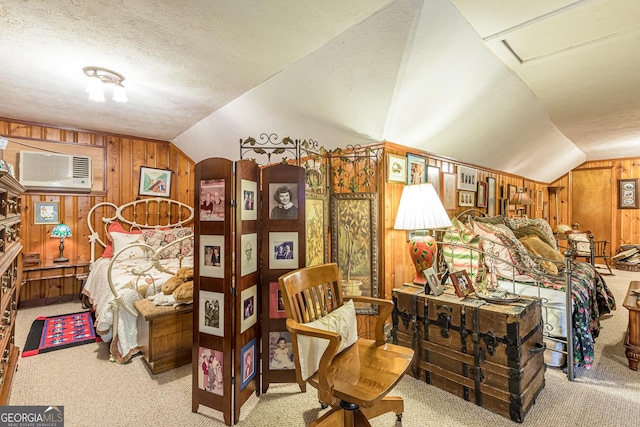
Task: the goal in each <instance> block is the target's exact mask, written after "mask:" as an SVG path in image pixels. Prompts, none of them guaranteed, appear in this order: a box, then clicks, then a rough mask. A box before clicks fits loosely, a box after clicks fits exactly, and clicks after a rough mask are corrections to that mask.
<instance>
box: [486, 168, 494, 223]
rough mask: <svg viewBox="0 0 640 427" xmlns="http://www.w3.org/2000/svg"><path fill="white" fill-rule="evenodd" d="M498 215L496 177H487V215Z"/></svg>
mask: <svg viewBox="0 0 640 427" xmlns="http://www.w3.org/2000/svg"><path fill="white" fill-rule="evenodd" d="M495 215H496V179H495V178H492V177H489V178H487V216H495Z"/></svg>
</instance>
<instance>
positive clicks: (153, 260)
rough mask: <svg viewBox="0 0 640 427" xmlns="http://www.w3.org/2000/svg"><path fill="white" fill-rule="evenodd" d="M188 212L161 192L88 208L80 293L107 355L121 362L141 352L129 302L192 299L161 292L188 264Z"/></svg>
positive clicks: (190, 239)
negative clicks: (87, 257)
mask: <svg viewBox="0 0 640 427" xmlns="http://www.w3.org/2000/svg"><path fill="white" fill-rule="evenodd" d="M193 212H194V210H193V208H192V207H190V206H189V205H186V204H184V203H182V202H179V201H176V200H172V199H164V198H151V199H141V200H136V201H133V202H130V203H126V204H124V205H121V206H117V205H115V204H113V203H109V202H105V203H100V204H97V205H96V206H94V207H93V208H92V209H91V210H90V211H89V214H88V218H87V223H88V227H89V231H90V234H89V242H90V245H91V265H90V271H89V275H88V277H87V280H86V283H85V285H84V287H83V294H84V295H85V296H86V297H87V299H88V301H89V303H90V304H91V306H92V308H93V310H94V311H95V317H96V322H95V325H96V332H97V333H98V334H99V335H100V336H101V338H102V340H103V341H105V342H109V343H110V345H109V349H110V360H112V361H116V362H119V363H126V362H128V361H129V360H130V359H131V357H133V356H134V355H136V354H138V353H140V348H139V347H138V342H137V334H138V331H137V317H138V311H137V310H136V308H135V306H134V302H136V301H137V300H140V299H142V298H147V299H149V300H151V301H153V302H154V304H155V305H163V306H168V305H173V306H178V305H180V304H188V303H190V302H192V295H191V301H189V298H187V299H185V298H180V299H178V300H176V298H174V296H173V294H172V293H169V294H166V293H165V292H163V285H165V284H169V282H168V281H169V280H170V279H171V281H172V282H171V283H174V282H175V281H176V278H177V277H178V276H181V273H183V272H186V271H189V269H192V268H193V230H192V228H191V227H190V224H191V222H192V221H193ZM98 254H99V255H98Z"/></svg>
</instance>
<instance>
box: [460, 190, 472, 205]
mask: <svg viewBox="0 0 640 427" xmlns="http://www.w3.org/2000/svg"><path fill="white" fill-rule="evenodd" d="M475 196H476V193H474V192H473V191H458V206H470V207H472V206H474V204H475Z"/></svg>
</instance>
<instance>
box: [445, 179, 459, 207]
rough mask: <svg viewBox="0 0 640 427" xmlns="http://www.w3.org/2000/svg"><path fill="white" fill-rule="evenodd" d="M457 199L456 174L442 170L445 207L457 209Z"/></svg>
mask: <svg viewBox="0 0 640 427" xmlns="http://www.w3.org/2000/svg"><path fill="white" fill-rule="evenodd" d="M456 201H457V200H456V174H455V173H448V172H442V204H443V205H444V208H445V209H455V208H456Z"/></svg>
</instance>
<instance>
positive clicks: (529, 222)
mask: <svg viewBox="0 0 640 427" xmlns="http://www.w3.org/2000/svg"><path fill="white" fill-rule="evenodd" d="M506 221H507V223H506V224H507V225H508V226H509V228H510V229H512V230H517V229H518V228H522V227H535V228H536V229H537V231H538V232H537V233H536V235H538V236H540V238H541V239H542V241H543V242H547V243H548V244H549V245H550V246H551V247H552V248H554V249H558V242H557V241H556V236H554V235H553V230H552V229H551V226H550V225H549V223H548V222H547V221H545V220H544V219H542V218H518V217H516V218H508V219H507V220H506ZM541 236H544V237H541Z"/></svg>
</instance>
